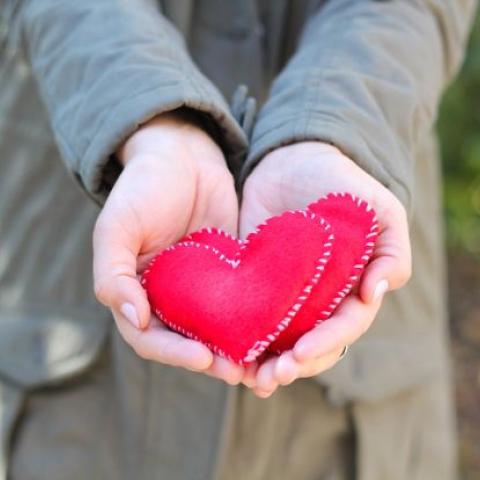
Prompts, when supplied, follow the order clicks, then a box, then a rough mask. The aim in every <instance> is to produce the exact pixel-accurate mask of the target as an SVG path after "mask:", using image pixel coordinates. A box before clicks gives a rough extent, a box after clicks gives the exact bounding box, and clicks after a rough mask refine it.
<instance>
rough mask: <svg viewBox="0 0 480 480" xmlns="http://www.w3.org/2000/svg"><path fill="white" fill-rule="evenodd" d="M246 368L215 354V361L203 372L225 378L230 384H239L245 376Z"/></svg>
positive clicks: (220, 378) (221, 378)
mask: <svg viewBox="0 0 480 480" xmlns="http://www.w3.org/2000/svg"><path fill="white" fill-rule="evenodd" d="M244 372H245V369H244V368H243V367H242V366H240V365H237V364H235V363H233V362H231V361H229V360H227V359H225V358H222V357H220V356H218V355H214V356H213V362H212V364H211V365H210V367H209V368H208V369H207V370H205V371H204V372H203V373H206V374H207V375H210V376H211V377H215V378H218V379H219V380H223V381H224V382H226V383H228V384H229V385H238V384H239V383H240V382H241V381H242V378H243V376H244Z"/></svg>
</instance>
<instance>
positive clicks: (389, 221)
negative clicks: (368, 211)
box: [359, 205, 412, 303]
mask: <svg viewBox="0 0 480 480" xmlns="http://www.w3.org/2000/svg"><path fill="white" fill-rule="evenodd" d="M378 215H379V223H380V235H379V236H378V238H377V242H376V246H375V252H374V255H373V259H372V261H371V262H370V264H369V265H368V266H367V268H366V269H365V272H364V274H363V277H362V281H361V285H360V290H359V291H360V297H361V298H362V300H363V301H364V302H367V303H370V302H373V301H376V300H377V299H378V298H380V297H381V296H382V295H383V293H385V291H386V290H395V289H397V288H400V287H402V286H403V285H404V284H405V283H406V282H407V281H408V279H409V278H410V275H411V269H412V266H411V251H410V238H409V233H408V223H407V217H406V214H405V210H404V209H403V207H401V206H397V205H395V206H393V207H390V208H388V209H386V210H384V211H381V212H379V214H378Z"/></svg>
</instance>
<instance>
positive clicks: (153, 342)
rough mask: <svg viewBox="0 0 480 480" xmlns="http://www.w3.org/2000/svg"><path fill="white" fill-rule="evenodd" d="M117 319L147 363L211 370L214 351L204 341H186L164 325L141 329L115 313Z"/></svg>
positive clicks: (130, 341)
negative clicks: (153, 362)
mask: <svg viewBox="0 0 480 480" xmlns="http://www.w3.org/2000/svg"><path fill="white" fill-rule="evenodd" d="M113 316H114V318H115V323H116V325H117V328H118V330H119V332H120V334H121V335H122V337H123V339H124V340H125V341H126V342H127V343H128V344H129V345H130V346H131V347H132V348H133V349H134V350H135V352H136V353H137V354H138V355H139V356H140V357H142V358H144V359H146V360H152V361H155V362H159V363H164V364H167V365H172V366H176V367H183V368H187V369H189V370H195V371H204V370H207V369H208V368H209V367H210V366H211V365H212V362H213V354H212V352H211V351H210V350H209V349H208V348H207V347H206V346H205V345H203V344H202V343H200V342H197V341H194V340H190V339H188V338H185V337H183V336H181V335H179V334H177V333H175V332H173V331H171V330H169V329H168V328H166V327H165V326H164V325H157V326H155V327H149V328H148V329H147V330H138V329H136V328H135V327H133V326H132V325H131V324H130V323H129V322H128V321H126V320H125V319H124V318H123V317H122V315H119V314H118V313H115V312H113ZM152 324H153V322H152Z"/></svg>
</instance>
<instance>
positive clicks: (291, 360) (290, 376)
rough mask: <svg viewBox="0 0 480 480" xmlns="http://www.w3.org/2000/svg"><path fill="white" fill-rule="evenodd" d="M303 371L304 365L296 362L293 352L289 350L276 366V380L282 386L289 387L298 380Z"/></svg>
mask: <svg viewBox="0 0 480 480" xmlns="http://www.w3.org/2000/svg"><path fill="white" fill-rule="evenodd" d="M301 370H302V365H300V364H299V363H298V362H297V361H296V360H295V357H294V356H293V352H292V351H291V350H289V351H287V352H284V353H282V354H281V355H280V357H279V358H278V360H277V362H276V364H275V369H274V378H275V380H276V381H277V382H278V383H279V384H280V385H289V384H290V383H292V382H293V381H294V380H296V379H297V378H298V376H299V375H300V372H301Z"/></svg>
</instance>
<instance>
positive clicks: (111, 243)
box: [93, 219, 150, 329]
mask: <svg viewBox="0 0 480 480" xmlns="http://www.w3.org/2000/svg"><path fill="white" fill-rule="evenodd" d="M104 222H105V221H104V220H101V219H100V220H99V221H98V222H97V224H96V226H95V230H94V234H93V251H94V255H93V277H94V285H95V287H94V288H95V295H96V297H97V299H98V300H99V301H100V302H101V303H103V304H104V305H106V306H108V307H110V308H111V309H112V310H113V311H115V312H118V313H122V315H123V316H124V317H125V318H127V319H128V320H129V322H130V323H131V324H132V325H133V326H134V327H136V328H140V329H143V328H146V327H147V325H148V322H149V319H150V305H149V303H148V299H147V295H146V293H145V290H144V289H143V288H142V286H141V285H140V282H139V281H138V279H137V253H138V252H137V251H135V250H134V249H132V247H130V246H129V240H128V239H127V238H125V234H122V233H119V232H118V229H117V228H110V227H109V226H108V225H107V224H106V223H104ZM115 232H117V233H116V234H115Z"/></svg>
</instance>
